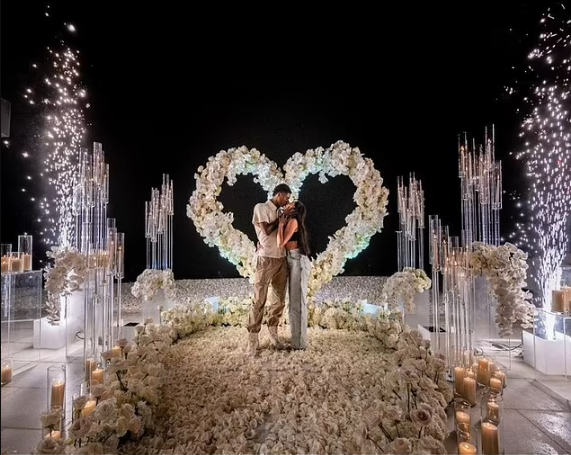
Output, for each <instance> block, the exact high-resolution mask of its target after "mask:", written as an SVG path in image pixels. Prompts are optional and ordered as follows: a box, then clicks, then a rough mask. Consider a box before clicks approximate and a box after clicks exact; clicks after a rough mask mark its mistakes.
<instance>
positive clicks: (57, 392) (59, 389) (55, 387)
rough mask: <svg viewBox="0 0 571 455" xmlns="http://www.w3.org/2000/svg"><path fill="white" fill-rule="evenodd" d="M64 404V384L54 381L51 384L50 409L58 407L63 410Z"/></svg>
mask: <svg viewBox="0 0 571 455" xmlns="http://www.w3.org/2000/svg"><path fill="white" fill-rule="evenodd" d="M64 402H65V382H63V381H55V382H54V383H53V384H52V399H51V406H52V409H53V408H55V407H60V408H62V409H63V407H64V406H63V405H64Z"/></svg>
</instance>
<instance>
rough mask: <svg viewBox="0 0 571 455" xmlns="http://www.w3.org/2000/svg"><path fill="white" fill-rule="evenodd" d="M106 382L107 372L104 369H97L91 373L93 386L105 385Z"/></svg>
mask: <svg viewBox="0 0 571 455" xmlns="http://www.w3.org/2000/svg"><path fill="white" fill-rule="evenodd" d="M104 380H105V370H104V369H103V368H96V369H95V370H93V371H92V372H91V384H92V385H93V384H103V382H104Z"/></svg>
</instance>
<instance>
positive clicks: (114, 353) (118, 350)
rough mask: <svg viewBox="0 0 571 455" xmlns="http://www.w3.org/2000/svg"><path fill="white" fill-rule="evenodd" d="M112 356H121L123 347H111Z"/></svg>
mask: <svg viewBox="0 0 571 455" xmlns="http://www.w3.org/2000/svg"><path fill="white" fill-rule="evenodd" d="M111 357H121V348H120V347H119V346H114V347H113V348H112V349H111Z"/></svg>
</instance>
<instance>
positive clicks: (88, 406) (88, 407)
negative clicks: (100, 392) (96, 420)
mask: <svg viewBox="0 0 571 455" xmlns="http://www.w3.org/2000/svg"><path fill="white" fill-rule="evenodd" d="M96 407H97V401H95V400H88V401H87V403H85V406H84V407H83V409H82V410H81V415H82V416H83V417H87V416H88V415H89V414H91V413H92V412H93V411H95V408H96Z"/></svg>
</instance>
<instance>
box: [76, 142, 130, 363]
mask: <svg viewBox="0 0 571 455" xmlns="http://www.w3.org/2000/svg"><path fill="white" fill-rule="evenodd" d="M73 195H74V198H73V214H74V216H75V247H76V248H77V249H78V250H79V251H80V252H81V253H82V254H84V255H85V256H86V257H87V263H88V271H87V276H86V280H85V283H84V284H83V292H84V307H83V321H84V324H83V330H84V348H83V355H84V359H85V360H86V363H87V359H93V360H94V362H95V363H100V361H101V353H102V352H103V351H107V350H110V349H111V347H112V346H113V343H114V341H115V339H116V338H117V337H118V336H120V326H121V293H120V290H121V280H122V278H123V270H124V248H125V245H124V234H122V233H118V232H117V227H116V222H115V219H114V218H107V203H108V201H109V165H108V164H106V163H105V154H104V152H103V149H102V146H101V144H100V143H97V142H95V143H94V144H93V153H92V154H90V153H89V152H88V151H87V150H82V151H81V153H80V157H79V171H78V176H77V182H76V185H75V186H74V192H73ZM114 279H117V281H118V284H117V292H115V284H114ZM115 302H117V306H115ZM115 328H118V329H115ZM90 364H92V362H90Z"/></svg>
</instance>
